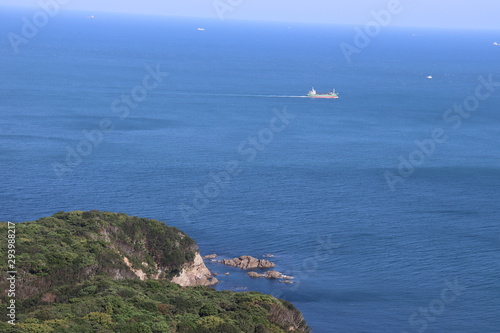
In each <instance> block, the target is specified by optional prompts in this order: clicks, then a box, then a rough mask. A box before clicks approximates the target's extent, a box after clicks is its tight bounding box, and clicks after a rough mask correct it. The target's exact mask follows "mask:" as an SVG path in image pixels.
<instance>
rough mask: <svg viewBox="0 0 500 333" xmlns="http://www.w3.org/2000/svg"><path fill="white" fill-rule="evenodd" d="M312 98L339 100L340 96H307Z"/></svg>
mask: <svg viewBox="0 0 500 333" xmlns="http://www.w3.org/2000/svg"><path fill="white" fill-rule="evenodd" d="M307 96H308V97H310V98H322V99H334V98H339V96H338V95H307Z"/></svg>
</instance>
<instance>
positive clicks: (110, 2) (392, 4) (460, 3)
mask: <svg viewBox="0 0 500 333" xmlns="http://www.w3.org/2000/svg"><path fill="white" fill-rule="evenodd" d="M50 1H59V2H60V3H67V4H65V5H62V6H61V7H63V8H65V9H71V10H85V11H89V12H96V13H98V12H124V13H135V14H155V15H169V16H187V17H206V18H216V19H221V18H223V19H224V20H265V21H285V22H311V23H330V24H351V25H364V24H367V23H368V22H370V21H372V20H373V13H374V12H375V13H380V12H381V11H382V12H384V11H387V10H388V9H390V8H394V9H393V12H394V14H391V15H390V25H391V26H410V27H438V28H465V29H498V30H500V19H499V15H500V1H498V0H474V1H471V0H342V1H341V0H134V1H131V0H0V6H28V7H39V6H40V5H39V2H44V3H45V2H50ZM396 8H397V10H395V9H396Z"/></svg>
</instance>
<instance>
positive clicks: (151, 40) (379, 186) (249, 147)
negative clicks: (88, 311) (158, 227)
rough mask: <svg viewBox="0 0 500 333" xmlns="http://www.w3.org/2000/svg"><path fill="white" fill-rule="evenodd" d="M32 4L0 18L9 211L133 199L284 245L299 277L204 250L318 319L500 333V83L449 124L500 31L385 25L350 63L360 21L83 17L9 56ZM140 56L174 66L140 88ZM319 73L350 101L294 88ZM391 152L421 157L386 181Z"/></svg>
mask: <svg viewBox="0 0 500 333" xmlns="http://www.w3.org/2000/svg"><path fill="white" fill-rule="evenodd" d="M34 12H35V11H26V12H4V13H5V14H2V21H1V22H2V23H1V30H2V39H1V40H0V46H1V47H0V59H1V60H2V66H1V67H0V68H1V69H0V75H1V78H2V79H1V80H0V86H1V89H0V91H1V92H0V94H1V99H0V151H1V154H0V163H1V164H0V165H1V170H2V176H1V178H0V185H1V188H2V191H1V192H0V202H1V210H0V211H1V214H0V220H3V221H6V220H9V221H16V222H22V221H26V220H34V219H37V218H40V217H43V216H47V215H52V214H54V213H55V212H57V211H62V210H64V211H71V210H77V209H79V210H90V209H99V210H108V211H113V212H125V213H128V214H131V215H139V216H143V217H148V218H154V219H159V220H162V221H166V222H167V223H168V224H169V225H173V226H177V227H179V228H181V229H182V230H184V231H186V232H187V233H188V234H189V235H190V236H192V237H193V238H195V239H196V240H197V242H198V244H199V245H200V248H201V251H202V254H208V253H218V254H219V255H221V256H222V257H235V256H239V255H243V254H248V255H253V256H257V257H261V256H262V255H264V254H273V255H274V258H272V260H274V261H275V262H276V264H277V269H278V270H280V271H282V272H285V273H289V274H291V275H294V276H295V282H296V283H295V284H291V285H285V284H282V283H278V282H276V281H270V280H262V279H258V280H252V279H250V278H248V277H247V276H246V275H245V274H244V272H240V271H238V270H235V269H231V268H227V267H222V266H220V265H218V264H215V263H213V264H212V263H209V267H210V268H211V269H212V270H213V271H214V272H219V273H224V272H230V273H231V274H230V275H228V276H225V275H222V276H219V278H220V280H221V282H220V284H219V285H218V286H217V288H218V289H231V290H257V291H262V292H266V293H272V294H273V295H276V296H279V297H281V298H284V299H287V300H289V301H291V302H293V303H294V304H295V305H296V306H297V307H298V308H299V309H300V310H301V311H302V312H303V313H304V315H305V317H306V320H307V321H308V323H309V325H310V326H311V327H312V328H313V329H314V332H500V319H499V318H500V305H499V304H498V300H499V299H500V286H499V283H498V280H499V277H500V276H499V271H500V252H499V251H500V226H499V224H498V223H499V220H500V212H499V199H500V152H499V149H498V148H499V147H500V136H499V121H500V116H499V113H498V110H499V106H500V87H499V86H494V87H490V89H491V90H493V89H495V91H490V92H491V94H490V95H491V96H488V97H487V98H485V99H484V100H482V101H480V104H479V106H478V108H477V110H476V111H474V112H472V113H471V114H470V116H468V117H462V116H460V117H459V119H461V121H462V122H461V124H458V123H457V121H458V120H457V118H453V119H455V120H450V121H445V120H444V119H443V116H444V115H446V116H447V117H452V116H454V117H458V116H457V114H447V113H446V112H447V110H448V109H449V108H453V106H454V104H462V103H463V102H464V101H468V102H471V103H472V102H473V101H474V98H473V97H474V96H475V91H476V87H477V86H478V84H479V82H480V80H479V77H480V76H483V77H485V78H486V79H488V77H489V75H492V79H493V81H496V82H500V67H499V65H498V64H499V63H498V59H499V56H500V47H495V46H493V45H492V42H494V41H495V40H498V39H500V37H499V36H498V32H496V33H495V32H488V31H475V32H474V31H459V32H457V31H444V30H438V31H433V30H422V29H395V28H387V29H386V30H384V31H382V33H381V34H380V36H377V37H376V38H373V40H372V41H371V43H370V45H369V46H367V47H366V48H364V49H362V50H361V52H360V53H359V54H355V55H353V57H352V62H351V63H347V62H346V60H345V59H344V56H343V55H342V53H341V51H340V48H339V44H340V43H341V42H346V43H351V44H352V43H353V38H354V31H353V30H352V28H349V27H336V26H313V25H299V24H271V23H253V22H245V23H241V22H240V23H235V22H231V21H225V22H219V21H206V20H181V19H172V18H152V17H150V18H144V17H143V18H137V17H125V16H113V15H109V14H95V13H73V14H61V15H59V16H57V17H55V18H53V19H51V21H50V22H49V24H48V25H47V26H46V27H44V28H43V29H41V30H40V32H39V33H38V34H37V36H36V37H35V38H32V39H30V40H29V43H28V44H26V45H24V44H23V45H20V50H19V53H18V54H14V52H13V50H12V47H11V45H10V43H9V41H8V38H7V33H8V32H15V33H18V34H19V33H20V31H21V26H22V21H21V17H22V16H23V15H27V17H30V15H33V13H34ZM92 14H95V18H94V19H89V18H86V16H87V15H92ZM199 27H203V28H205V31H198V30H197V28H199ZM147 66H149V67H150V68H151V70H153V69H156V68H159V70H160V71H161V72H168V73H169V75H168V76H162V77H160V79H161V82H159V84H158V85H157V86H156V85H155V84H154V83H155V82H154V80H150V79H149V78H147V79H146V80H147V81H146V83H147V84H148V85H149V86H150V87H152V86H156V87H155V88H152V89H151V90H148V91H147V96H144V95H145V94H144V90H142V88H141V87H142V85H143V80H144V78H145V77H147V75H149V74H148V73H149V72H148V70H147ZM428 75H432V76H433V79H426V77H427V76H428ZM312 86H314V87H315V88H316V89H317V90H318V91H327V90H330V89H332V88H335V89H337V91H338V92H339V93H340V96H341V98H340V99H339V100H329V101H325V100H310V99H307V98H300V97H285V96H303V95H305V94H306V93H307V91H308V90H309V89H310V88H311V87H312ZM480 92H481V93H483V94H485V93H486V92H488V90H486V89H481V90H480ZM131 93H134V94H136V99H137V102H134V101H131V102H130V105H131V106H126V104H124V103H122V102H120V99H121V98H122V96H123V95H125V96H126V95H128V94H131ZM276 96H281V97H276ZM115 101H116V102H115ZM113 103H115V104H113ZM125 112H126V113H125ZM285 112H286V113H287V114H289V115H290V118H287V120H286V121H285V123H286V124H285V123H283V122H280V121H278V120H276V119H274V118H275V117H276V113H279V114H283V113H285ZM120 116H122V118H120ZM103 119H108V120H103ZM103 121H104V122H108V123H112V125H113V128H114V129H113V130H110V131H107V132H104V133H103V136H102V141H101V137H100V136H99V135H97V134H95V129H98V128H99V126H100V125H99V124H100V123H101V122H103ZM271 122H272V124H274V127H270V125H271ZM458 125H459V126H458ZM454 126H455V127H458V128H454ZM271 128H272V129H274V131H273V130H271ZM436 129H438V131H440V130H439V129H441V130H442V131H441V132H444V134H443V135H444V136H445V137H446V140H445V142H442V140H441V142H440V143H434V144H432V145H431V144H429V139H430V138H432V133H433V131H434V130H436ZM84 131H90V133H94V135H95V136H94V140H95V145H93V146H92V145H89V143H88V142H86V141H85V140H86V136H85V134H84ZM89 135H90V134H89ZM96 140H97V141H96ZM250 140H256V141H250ZM416 140H419V141H422V140H427V141H424V142H427V143H428V145H427V149H429V150H430V151H429V154H428V156H427V155H423V154H421V153H418V146H417V145H416V143H415V141H416ZM69 151H80V153H81V154H83V155H86V156H84V157H83V158H81V161H80V160H78V159H77V158H76V157H75V156H73V157H68V152H69ZM400 156H401V157H402V158H404V159H406V160H408V159H410V158H413V161H414V162H415V161H416V162H418V164H419V165H418V166H417V167H416V168H415V170H414V171H413V174H411V175H410V176H408V177H402V178H401V179H400V180H404V181H401V182H397V184H396V185H395V189H394V191H393V190H391V188H390V186H389V185H388V182H387V181H386V178H385V177H384V174H385V173H386V172H387V171H390V172H392V173H393V174H394V175H398V166H399V164H400V160H399V157H400ZM419 156H420V158H421V160H420V161H419V160H418V157H419ZM422 157H423V159H422ZM67 158H69V159H68V160H67ZM67 162H70V164H68V163H67ZM77 162H78V163H77ZM416 162H415V163H416ZM76 164H78V165H76ZM236 165H237V167H238V168H237V172H233V173H232V174H231V175H230V177H229V179H228V177H227V174H225V173H224V170H226V169H227V168H230V169H231V168H234V167H235V166H236ZM54 166H56V169H54ZM61 168H63V169H61ZM64 168H66V169H64ZM57 170H59V173H57V172H56V171H57ZM61 170H63V171H61ZM402 171H408V170H402ZM224 175H225V176H224ZM214 177H215V178H216V177H221V179H222V180H223V181H224V182H223V183H222V187H221V185H214V184H215V183H214V181H215V178H214ZM205 190H206V191H207V193H208V195H209V196H210V198H209V200H207V199H200V194H199V193H203V192H204V191H205ZM197 193H198V194H197ZM194 200H196V202H193V201H194ZM194 204H196V205H197V206H196V207H197V210H196V211H194V210H193V209H194V208H191V210H188V209H187V208H186V207H187V206H193V205H194ZM183 205H184V206H183ZM183 212H184V215H183ZM187 215H189V218H185V217H186V216H187Z"/></svg>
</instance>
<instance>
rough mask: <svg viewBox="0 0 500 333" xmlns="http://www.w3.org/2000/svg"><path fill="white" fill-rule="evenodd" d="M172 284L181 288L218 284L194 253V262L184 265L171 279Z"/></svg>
mask: <svg viewBox="0 0 500 333" xmlns="http://www.w3.org/2000/svg"><path fill="white" fill-rule="evenodd" d="M172 282H174V283H177V284H178V285H180V286H182V287H192V286H212V285H214V284H216V283H217V282H219V281H218V280H217V279H216V278H215V277H214V276H213V275H212V273H211V272H210V270H209V269H208V268H207V266H205V263H204V262H203V259H202V258H201V255H200V254H199V253H196V255H195V257H194V261H193V262H192V263H189V264H185V265H184V267H183V268H182V271H181V273H180V274H179V275H178V276H175V277H174V278H173V279H172Z"/></svg>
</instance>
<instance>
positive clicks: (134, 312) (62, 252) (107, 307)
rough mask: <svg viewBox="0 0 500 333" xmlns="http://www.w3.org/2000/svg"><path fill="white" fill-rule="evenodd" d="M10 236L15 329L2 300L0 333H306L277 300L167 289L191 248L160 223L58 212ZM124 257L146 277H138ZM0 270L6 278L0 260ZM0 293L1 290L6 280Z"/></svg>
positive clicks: (301, 323) (296, 315)
mask: <svg viewBox="0 0 500 333" xmlns="http://www.w3.org/2000/svg"><path fill="white" fill-rule="evenodd" d="M6 227H7V226H6V223H0V232H2V233H3V234H6ZM16 235H17V237H16V238H17V239H16V253H17V258H16V266H17V267H16V268H17V271H18V281H17V284H18V289H17V291H16V310H17V324H16V326H15V327H12V326H11V325H9V324H7V323H6V319H5V318H7V317H6V304H7V303H6V302H7V301H8V298H7V295H5V294H3V295H2V298H1V304H0V306H1V309H2V310H1V315H2V318H4V320H2V321H1V322H0V332H29V333H31V332H33V333H35V332H36V333H38V332H39V333H44V332H53V333H58V332H61V333H63V332H68V333H72V332H75V333H76V332H78V333H85V332H100V333H107V332H110V333H111V332H124V333H128V332H130V333H136V332H137V333H142V332H143V333H156V332H158V333H159V332H166V333H168V332H193V333H194V332H200V333H201V332H221V333H223V332H235V333H236V332H252V333H253V332H269V333H271V332H273V333H274V332H276V333H277V332H290V331H291V332H307V331H309V329H308V328H307V326H306V324H305V322H304V320H303V318H302V315H301V314H300V312H299V311H297V310H296V309H295V308H294V307H293V305H291V304H290V303H288V302H286V301H282V300H278V299H276V298H273V297H271V296H268V295H263V294H260V293H255V292H247V293H234V292H229V291H223V292H219V291H215V290H213V289H211V288H208V287H188V288H181V287H180V286H178V285H177V284H174V283H171V282H169V281H170V279H171V278H172V277H173V276H175V275H176V274H177V273H178V272H179V271H180V269H181V268H182V266H183V265H184V264H185V263H187V262H190V261H191V260H192V259H193V257H194V255H195V254H196V251H197V246H196V244H195V242H194V241H193V240H192V239H191V238H189V237H188V236H187V235H185V234H184V233H182V232H181V231H180V230H178V229H176V228H173V227H168V226H166V225H165V224H164V223H162V222H159V221H155V220H148V219H141V218H137V217H130V216H127V215H125V214H114V213H107V212H98V211H91V212H81V211H75V212H71V213H64V212H61V213H57V214H55V215H54V216H52V217H48V218H42V219H40V220H38V221H35V222H25V223H20V224H17V226H16ZM2 253H6V249H5V244H4V243H2ZM124 256H126V257H127V258H128V259H129V261H130V264H131V265H132V267H133V268H134V269H141V270H143V271H144V272H145V273H146V274H147V277H149V279H146V280H144V281H141V280H139V279H138V278H137V276H136V275H135V273H134V272H132V270H131V269H130V268H129V267H127V265H126V264H125V263H124V261H123V257H124ZM0 267H2V270H3V271H4V272H5V271H7V267H6V262H5V260H3V261H2V263H1V265H0ZM158 268H160V271H161V272H162V273H161V274H160V275H159V274H158ZM151 277H154V278H155V279H151ZM0 287H2V289H5V288H6V285H5V280H4V281H2V282H1V283H0Z"/></svg>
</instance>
